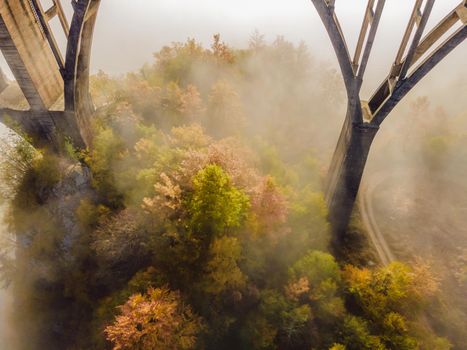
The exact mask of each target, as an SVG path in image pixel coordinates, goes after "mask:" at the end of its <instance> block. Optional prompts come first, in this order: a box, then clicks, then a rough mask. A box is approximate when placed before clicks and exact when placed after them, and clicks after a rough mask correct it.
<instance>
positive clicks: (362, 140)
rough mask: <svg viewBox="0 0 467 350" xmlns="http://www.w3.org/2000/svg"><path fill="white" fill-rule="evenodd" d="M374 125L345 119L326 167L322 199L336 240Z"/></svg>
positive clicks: (345, 220) (347, 215)
mask: <svg viewBox="0 0 467 350" xmlns="http://www.w3.org/2000/svg"><path fill="white" fill-rule="evenodd" d="M378 129H379V128H378V127H377V126H374V125H370V124H368V123H359V124H355V123H352V122H351V121H350V118H346V122H345V123H344V126H343V128H342V132H341V135H340V138H339V142H338V144H337V148H336V150H335V152H334V156H333V159H332V162H331V167H330V168H329V175H328V183H327V187H326V201H327V204H328V208H329V221H330V223H331V227H332V230H333V233H334V235H335V238H336V239H339V238H340V237H341V236H342V235H343V234H344V233H345V230H346V228H347V225H348V223H349V220H350V215H351V214H352V209H353V206H354V203H355V199H356V197H357V193H358V188H359V186H360V182H361V179H362V175H363V170H364V168H365V164H366V160H367V158H368V153H369V151H370V146H371V143H372V142H373V139H374V137H375V135H376V133H377V132H378Z"/></svg>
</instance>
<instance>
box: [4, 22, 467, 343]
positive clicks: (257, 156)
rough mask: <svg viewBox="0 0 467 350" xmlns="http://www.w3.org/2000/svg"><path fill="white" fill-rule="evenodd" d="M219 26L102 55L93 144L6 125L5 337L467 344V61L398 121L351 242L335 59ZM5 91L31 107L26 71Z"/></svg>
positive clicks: (374, 161) (379, 141)
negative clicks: (337, 226) (149, 47)
mask: <svg viewBox="0 0 467 350" xmlns="http://www.w3.org/2000/svg"><path fill="white" fill-rule="evenodd" d="M205 41H206V40H203V41H202V42H201V41H197V40H196V39H191V38H190V39H187V40H182V41H175V42H171V41H170V40H167V42H166V43H165V44H164V45H163V46H161V48H160V49H159V50H157V51H156V52H155V53H154V54H153V58H152V60H151V61H148V62H147V63H145V64H143V65H142V66H141V67H139V68H138V69H135V70H132V71H130V72H125V73H122V72H118V73H116V72H112V73H109V72H106V71H105V70H97V71H95V73H94V74H92V75H91V79H90V91H91V95H92V99H93V102H94V104H95V107H96V113H95V115H94V117H93V120H92V135H93V143H92V147H89V148H87V149H77V148H76V147H74V146H73V144H72V143H71V142H69V141H68V140H65V142H64V144H63V145H62V146H63V148H62V149H61V150H60V152H55V151H53V150H51V149H48V148H43V149H37V148H33V147H32V146H31V144H30V142H29V141H31V140H30V139H28V136H27V135H25V134H24V133H22V132H21V131H20V130H18V129H14V127H13V129H4V131H2V134H1V135H3V136H2V138H1V141H0V148H1V156H0V178H1V180H0V183H1V186H0V192H1V206H0V210H1V216H2V225H0V228H1V229H0V233H1V238H0V282H1V283H2V285H3V286H4V287H5V288H4V290H2V291H0V313H1V314H0V349H2V350H3V349H5V350H42V349H44V350H45V349H47V350H48V349H50V350H54V349H60V350H61V349H70V350H72V349H73V350H74V349H76V350H78V349H83V350H84V349H96V350H101V349H102V350H104V349H113V350H119V349H121V350H124V349H128V350H133V349H134V350H149V349H232V350H233V349H279V350H288V349H298V350H300V349H304V350H305V349H306V350H310V349H316V350H322V349H323V350H375V349H377V350H385V349H387V350H416V349H421V350H423V349H426V350H449V349H453V350H461V349H466V348H467V339H466V337H465V334H464V332H465V327H466V325H467V302H466V300H467V294H466V291H467V289H466V287H467V239H466V238H467V230H466V229H465V227H467V226H466V224H467V222H466V215H465V214H466V210H467V182H466V180H465V179H466V178H467V110H466V105H465V101H464V100H463V99H462V98H461V97H462V96H465V94H466V93H467V85H466V83H465V81H466V80H465V77H466V73H465V71H464V72H462V73H459V74H458V75H457V76H455V75H456V74H452V71H451V72H450V73H449V74H448V75H449V76H450V78H449V79H447V78H446V79H444V80H443V79H441V80H440V81H441V83H440V84H439V85H437V84H436V79H435V78H433V80H430V78H429V77H428V78H427V81H425V82H424V83H423V84H422V86H421V88H420V90H417V91H416V92H414V93H411V94H410V95H409V96H408V97H407V100H406V101H405V102H404V103H403V104H401V106H400V107H399V108H398V109H397V110H396V111H395V113H394V115H391V116H390V117H389V118H388V120H387V121H386V122H385V123H384V124H383V126H382V128H381V131H380V132H379V134H378V135H377V137H376V140H375V142H374V145H373V148H372V150H371V153H370V159H369V162H368V167H367V169H366V170H365V174H364V179H363V183H362V185H363V186H362V190H361V193H360V197H359V200H358V201H359V203H358V205H356V206H355V209H354V213H353V215H352V219H351V223H350V225H349V228H348V230H347V232H346V236H345V240H344V241H343V242H340V244H339V245H337V244H336V242H335V239H333V235H332V230H331V226H330V223H329V221H328V209H327V205H326V201H325V196H324V187H325V182H326V175H327V171H328V168H329V163H330V160H331V158H332V155H333V152H334V149H335V146H336V143H337V139H338V136H339V131H340V129H341V127H342V122H343V118H344V115H345V111H346V107H347V105H346V104H347V101H346V94H345V90H344V85H343V82H342V78H341V75H340V72H339V71H338V70H337V68H336V65H335V62H334V61H333V60H330V59H327V58H323V55H322V53H320V49H319V48H317V47H313V46H310V45H308V44H306V43H305V42H300V41H297V40H292V41H289V39H288V38H287V37H285V36H277V37H275V38H270V36H265V35H263V34H262V33H261V32H260V31H258V30H255V31H253V32H252V33H251V35H250V37H249V40H248V43H247V44H242V45H240V44H238V43H236V42H235V40H234V43H233V44H231V43H230V42H229V41H228V40H226V39H224V37H223V36H221V35H220V34H217V33H215V34H213V35H210V41H209V42H208V43H206V42H205ZM464 52H465V49H464ZM125 55H128V56H131V53H130V52H128V53H125ZM115 60H118V57H115ZM456 60H457V58H456V59H455V60H454V61H451V62H456ZM452 65H454V63H452ZM110 70H112V69H110ZM450 70H451V69H450V67H448V66H444V67H442V68H439V70H438V71H435V72H433V74H434V75H435V76H441V75H442V73H441V72H443V71H446V72H447V71H450ZM368 79H369V80H371V79H373V81H375V80H374V79H376V81H377V82H379V80H377V74H375V73H374V72H373V73H371V72H370V78H368ZM368 89H369V88H368ZM60 103H63V102H62V101H59V102H58V104H60ZM0 105H1V106H2V107H15V108H25V106H27V103H26V101H25V100H24V97H23V96H22V93H21V90H20V89H19V87H18V86H17V85H16V83H15V82H11V84H10V86H9V87H8V88H7V90H6V91H4V92H3V93H2V94H1V95H0ZM368 207H371V208H370V209H371V213H370V214H371V217H370V218H371V219H376V221H377V222H378V227H379V230H380V231H382V234H383V235H384V237H385V240H386V241H387V244H388V246H389V248H388V249H390V250H391V252H392V255H393V257H394V261H391V262H389V263H387V264H385V263H384V261H383V260H382V258H381V256H380V255H379V252H378V249H377V247H375V244H376V245H377V243H375V241H374V240H373V238H372V236H371V234H370V233H369V231H371V228H369V223H368V221H369V219H368V217H369V215H370V214H369V213H368V212H366V211H365V208H368ZM1 342H3V343H1Z"/></svg>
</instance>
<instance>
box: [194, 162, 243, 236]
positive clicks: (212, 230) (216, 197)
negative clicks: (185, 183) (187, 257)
mask: <svg viewBox="0 0 467 350" xmlns="http://www.w3.org/2000/svg"><path fill="white" fill-rule="evenodd" d="M249 206H250V204H249V198H248V196H247V195H246V194H245V193H243V192H242V191H240V190H238V189H237V188H235V187H234V186H233V185H232V184H231V181H230V178H229V176H228V175H227V174H226V173H225V172H224V170H222V168H221V167H220V166H218V165H214V164H211V165H208V166H207V167H205V168H204V169H202V170H200V171H199V172H198V173H197V174H196V176H195V177H194V178H193V195H192V196H191V198H190V199H189V200H188V202H187V207H188V212H189V214H190V217H191V220H190V221H191V222H190V225H191V227H192V229H193V231H194V232H196V233H198V234H203V235H207V236H208V237H210V236H212V235H217V236H222V235H223V234H224V233H225V232H226V230H227V229H230V228H235V227H239V226H240V225H241V224H242V223H243V221H244V219H245V216H246V211H247V209H248V208H249Z"/></svg>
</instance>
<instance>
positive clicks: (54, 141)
mask: <svg viewBox="0 0 467 350" xmlns="http://www.w3.org/2000/svg"><path fill="white" fill-rule="evenodd" d="M109 1H111V0H109ZM52 2H53V5H52V6H51V7H50V8H43V6H42V4H41V1H40V0H0V49H1V51H2V53H3V55H4V56H5V59H6V61H7V63H8V65H9V66H10V68H11V71H12V72H13V74H14V76H15V78H16V80H17V82H18V84H19V86H20V88H21V90H22V91H23V93H24V95H25V97H26V99H27V101H28V103H29V107H30V109H29V110H28V111H16V110H5V109H3V110H0V121H3V122H4V123H7V124H10V125H15V126H17V127H19V128H21V129H22V131H23V132H25V133H26V134H27V135H29V136H30V138H31V139H32V143H33V144H34V145H36V146H44V145H52V146H53V147H56V148H59V146H60V143H61V142H63V140H64V139H65V138H68V139H69V140H71V141H72V142H73V144H74V145H75V146H77V147H81V148H84V147H90V146H92V132H91V129H90V121H91V118H92V115H93V111H94V108H93V104H92V100H91V97H90V95H89V63H90V55H91V43H92V36H93V29H94V24H95V21H96V16H97V10H98V7H99V3H100V0H72V5H73V9H74V14H73V17H72V20H71V23H70V24H69V23H68V21H67V18H66V16H65V14H64V12H63V8H62V6H61V3H60V0H52ZM311 2H312V3H313V5H314V6H315V8H316V10H317V12H318V14H319V15H320V17H321V19H322V21H323V23H324V26H325V28H326V30H327V31H328V33H329V37H330V40H331V43H332V45H333V47H334V50H335V52H336V55H337V58H338V62H339V65H340V68H341V71H342V76H343V80H344V83H345V87H346V91H347V98H348V107H347V114H346V117H345V122H344V125H343V128H342V131H341V134H340V138H339V141H338V144H337V147H336V150H335V153H334V156H333V159H332V163H331V166H330V168H329V174H328V181H327V186H326V200H327V203H328V206H329V218H330V221H331V224H332V226H333V229H334V231H335V233H336V234H337V237H338V236H339V235H340V234H342V233H344V232H345V229H346V227H347V224H348V221H349V218H350V214H351V212H352V208H353V205H354V202H355V198H356V196H357V192H358V188H359V185H360V181H361V177H362V174H363V170H364V167H365V163H366V160H367V156H368V153H369V151H370V146H371V144H372V141H373V139H374V137H375V135H376V133H377V131H378V130H379V128H380V125H381V123H382V122H383V121H384V119H385V118H386V117H387V116H388V114H389V113H390V112H391V111H392V109H393V108H394V107H395V106H396V105H397V103H398V102H399V101H400V100H401V99H402V98H403V97H404V96H405V95H406V94H407V93H408V92H409V91H410V90H411V89H412V88H413V87H414V86H415V85H416V84H417V83H418V82H419V81H420V80H421V79H422V78H423V77H424V76H425V75H426V74H428V72H429V71H430V70H431V69H432V68H433V67H435V66H436V65H437V64H438V63H439V62H440V61H441V60H442V59H443V58H444V57H446V56H447V55H448V54H449V53H450V52H451V51H452V50H453V49H454V48H455V47H456V46H458V45H459V44H460V43H462V42H463V40H464V39H465V37H466V36H467V28H466V22H467V3H466V2H467V0H463V1H462V2H461V3H460V4H459V5H458V6H456V7H455V8H454V9H453V10H452V11H451V12H450V13H449V14H447V16H446V17H445V18H444V19H442V20H441V21H440V22H439V23H438V24H437V25H436V26H435V27H434V28H433V29H432V30H431V31H430V32H428V33H425V27H426V24H427V22H428V19H429V16H430V13H431V10H432V8H433V5H434V2H435V0H414V2H415V4H414V8H413V11H412V15H411V17H410V20H409V23H408V25H407V29H406V32H405V34H404V36H403V38H402V42H401V45H400V48H399V50H398V52H397V54H396V55H395V60H394V64H393V65H392V67H390V68H389V69H388V76H387V77H386V78H385V79H384V81H383V82H382V83H381V84H380V86H379V87H378V89H376V91H375V92H374V94H373V95H372V96H371V97H370V98H369V99H368V100H362V99H361V98H360V90H361V86H362V82H363V79H364V75H365V70H366V67H367V63H368V60H369V57H370V53H371V49H372V46H373V43H374V40H375V36H376V32H377V29H378V25H379V21H380V18H381V16H382V14H383V10H384V5H385V0H368V5H367V8H366V11H365V14H364V20H363V23H362V26H361V30H360V36H359V39H358V43H357V46H356V50H355V53H354V55H352V56H351V55H350V53H349V50H348V48H347V44H346V41H345V37H344V34H343V32H342V30H341V27H340V25H339V21H338V18H337V16H336V13H335V7H336V1H335V0H311ZM55 17H58V18H59V20H60V23H61V27H62V30H63V31H64V33H65V35H66V37H67V38H68V43H67V49H66V53H65V54H64V55H62V53H61V52H60V50H59V48H58V46H57V43H56V40H55V36H54V33H53V31H52V30H51V28H50V25H49V22H50V20H51V19H52V18H55ZM453 29H454V30H453ZM448 34H449V35H448ZM445 35H448V37H447V39H445V40H444V41H442V42H441V43H438V42H439V41H440V40H441V39H442V38H444V36H445ZM5 86H6V83H5V80H4V78H3V76H2V75H1V74H0V91H1V90H3V89H4V88H5ZM62 96H63V98H64V106H63V108H61V109H58V110H56V109H55V107H54V106H55V105H56V103H57V101H58V100H59V99H60V98H61V97H62Z"/></svg>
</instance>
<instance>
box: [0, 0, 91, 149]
mask: <svg viewBox="0 0 467 350" xmlns="http://www.w3.org/2000/svg"><path fill="white" fill-rule="evenodd" d="M52 3H53V5H52V6H51V7H50V8H47V9H44V8H43V6H42V3H41V1H40V0H1V1H0V49H1V51H2V53H3V56H4V57H5V60H6V61H7V63H8V65H9V67H10V69H11V71H12V73H13V75H14V77H15V79H16V81H17V82H18V85H19V87H20V88H21V90H22V92H23V94H24V96H25V98H26V100H27V102H28V104H29V110H27V111H18V110H11V109H7V110H5V109H3V110H0V121H2V122H4V123H6V124H8V125H10V126H13V127H16V128H18V127H19V128H20V129H21V130H22V131H23V132H24V133H26V134H27V135H28V136H29V137H30V138H31V140H32V143H33V145H35V146H39V147H43V146H47V145H52V146H53V147H59V144H60V143H61V142H63V141H64V139H65V138H68V139H69V140H71V142H73V144H74V145H75V146H77V147H86V146H87V145H90V144H91V142H92V137H91V130H90V125H89V123H90V118H91V116H92V114H93V105H92V101H91V98H90V95H89V64H90V55H91V43H92V36H93V29H94V24H95V20H96V16H97V9H98V7H99V3H100V1H99V0H73V1H72V5H73V10H74V14H73V17H72V19H71V23H70V24H69V23H68V20H67V18H66V16H65V14H64V11H63V8H62V5H61V2H60V0H53V1H52ZM55 17H58V19H59V20H60V24H61V28H62V30H63V32H64V34H65V35H66V37H67V38H68V41H67V48H66V52H65V53H64V54H62V53H61V52H60V49H59V47H58V45H57V42H56V39H55V35H54V33H53V31H52V29H51V27H50V24H49V22H50V21H51V20H52V19H53V18H55ZM2 87H3V89H4V88H5V82H4V79H0V89H2ZM61 98H63V99H64V103H63V104H64V106H62V108H59V109H56V108H54V106H55V105H56V104H57V101H58V100H59V99H61Z"/></svg>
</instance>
